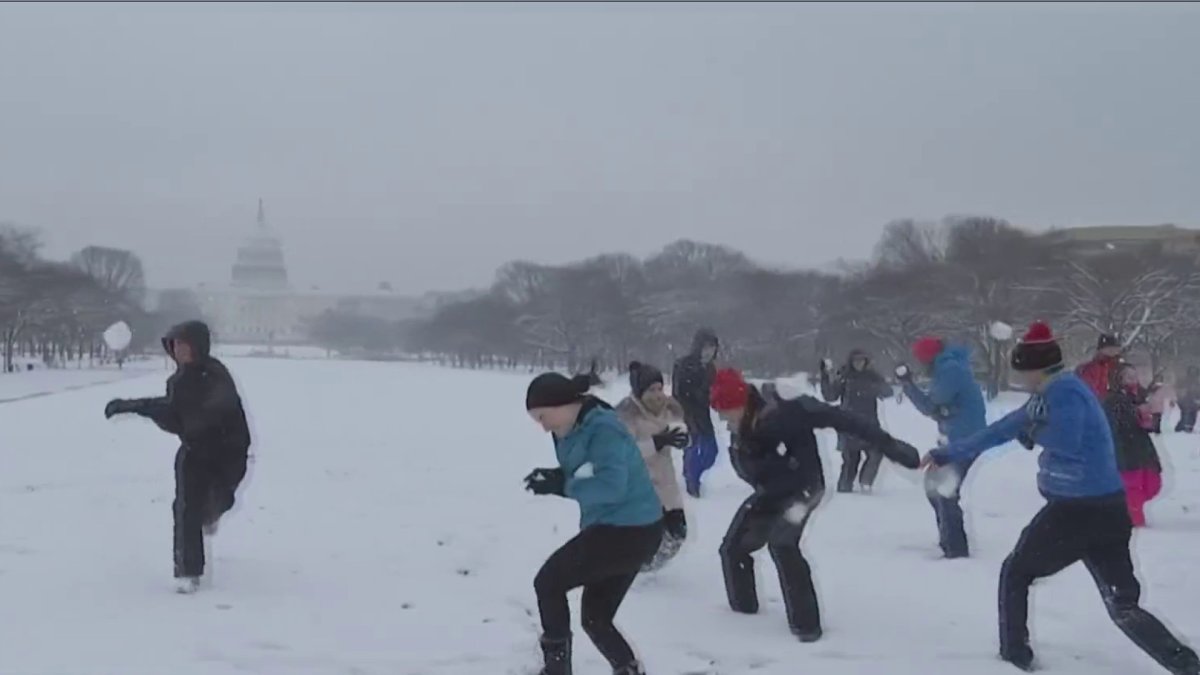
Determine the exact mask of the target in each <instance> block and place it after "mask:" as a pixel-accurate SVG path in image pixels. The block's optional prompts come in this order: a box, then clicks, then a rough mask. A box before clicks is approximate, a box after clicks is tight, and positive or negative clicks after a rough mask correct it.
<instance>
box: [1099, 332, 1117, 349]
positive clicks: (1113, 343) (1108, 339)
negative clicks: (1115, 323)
mask: <svg viewBox="0 0 1200 675" xmlns="http://www.w3.org/2000/svg"><path fill="white" fill-rule="evenodd" d="M1120 346H1121V341H1120V340H1118V339H1117V336H1116V335H1111V334H1109V333H1105V334H1103V335H1101V336H1100V339H1099V340H1097V341H1096V349H1107V348H1108V347H1120Z"/></svg>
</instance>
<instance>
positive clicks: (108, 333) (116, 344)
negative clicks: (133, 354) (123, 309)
mask: <svg viewBox="0 0 1200 675" xmlns="http://www.w3.org/2000/svg"><path fill="white" fill-rule="evenodd" d="M132 340H133V331H131V330H129V324H127V323H125V322H124V321H118V322H116V323H114V324H113V325H111V326H109V327H108V329H107V330H105V331H104V344H106V345H108V348H109V349H111V350H113V351H114V352H119V351H121V350H123V349H125V348H126V347H128V346H129V343H130V342H131V341H132Z"/></svg>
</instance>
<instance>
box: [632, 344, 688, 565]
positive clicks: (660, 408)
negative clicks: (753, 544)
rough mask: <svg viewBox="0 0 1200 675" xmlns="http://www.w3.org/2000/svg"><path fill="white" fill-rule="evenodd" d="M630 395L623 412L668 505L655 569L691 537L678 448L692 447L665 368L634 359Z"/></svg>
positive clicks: (655, 482) (654, 562)
mask: <svg viewBox="0 0 1200 675" xmlns="http://www.w3.org/2000/svg"><path fill="white" fill-rule="evenodd" d="M629 386H630V394H629V396H628V397H626V398H625V399H624V400H622V401H621V402H620V403H618V404H617V416H618V417H620V418H621V421H622V422H624V423H625V426H626V427H628V428H629V433H630V434H632V435H633V438H634V440H636V441H637V445H638V449H639V450H641V451H642V459H644V460H646V468H647V469H648V470H649V471H650V479H651V480H652V481H653V482H654V490H655V491H656V492H657V493H658V499H659V501H661V502H662V505H663V523H664V525H665V530H666V531H665V532H664V533H663V540H662V544H661V545H660V546H659V547H658V553H656V554H655V555H654V558H653V559H652V560H651V561H650V562H648V563H647V564H646V565H645V566H644V567H643V568H642V571H643V572H650V571H654V570H657V569H659V568H661V567H662V566H663V565H665V564H666V563H667V562H669V561H670V560H671V558H674V557H675V554H676V553H678V552H679V548H680V547H681V546H682V545H683V542H684V540H685V539H687V518H686V517H685V516H684V512H683V491H682V490H680V489H679V479H678V478H677V477H676V474H675V460H674V458H673V457H672V456H671V451H672V450H673V449H678V450H682V449H683V448H686V447H687V446H688V435H687V432H686V431H684V430H683V428H682V425H683V408H682V407H681V406H680V405H679V403H678V402H677V401H675V400H674V399H672V398H671V397H670V396H668V395H667V394H666V392H665V391H664V390H663V375H662V371H660V370H659V369H657V368H655V367H654V366H651V365H646V364H643V363H638V362H637V361H634V362H633V363H631V364H629Z"/></svg>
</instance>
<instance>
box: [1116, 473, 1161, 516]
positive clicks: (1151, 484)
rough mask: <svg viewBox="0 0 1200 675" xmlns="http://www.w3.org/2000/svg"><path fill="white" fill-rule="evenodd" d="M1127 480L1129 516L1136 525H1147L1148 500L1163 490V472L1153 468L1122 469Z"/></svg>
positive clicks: (1122, 476)
mask: <svg viewBox="0 0 1200 675" xmlns="http://www.w3.org/2000/svg"><path fill="white" fill-rule="evenodd" d="M1121 480H1122V481H1124V482H1125V501H1126V503H1127V504H1128V506H1129V518H1130V520H1132V521H1133V526H1134V527H1145V525H1146V511H1145V507H1146V502H1148V501H1150V500H1151V499H1154V498H1155V497H1157V496H1158V493H1159V491H1160V490H1162V474H1160V473H1159V472H1157V471H1155V470H1153V469H1135V470H1133V471H1122V472H1121Z"/></svg>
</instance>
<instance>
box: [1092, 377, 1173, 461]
mask: <svg viewBox="0 0 1200 675" xmlns="http://www.w3.org/2000/svg"><path fill="white" fill-rule="evenodd" d="M1141 403H1142V401H1141V400H1140V397H1139V396H1137V395H1135V394H1134V393H1133V392H1131V391H1129V390H1128V389H1126V388H1124V387H1122V388H1120V389H1117V390H1115V391H1113V392H1111V393H1109V395H1108V398H1107V399H1105V401H1104V410H1105V412H1106V413H1108V423H1109V425H1110V426H1111V428H1112V435H1113V446H1114V447H1115V449H1116V452H1117V468H1118V469H1119V470H1121V471H1135V470H1137V469H1151V470H1153V471H1157V472H1159V473H1162V463H1161V462H1160V461H1159V459H1158V450H1157V449H1156V448H1155V447H1154V439H1152V438H1150V433H1149V432H1148V431H1146V430H1145V429H1143V428H1142V425H1141V424H1139V423H1138V405H1140V404H1141Z"/></svg>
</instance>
